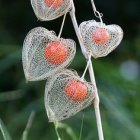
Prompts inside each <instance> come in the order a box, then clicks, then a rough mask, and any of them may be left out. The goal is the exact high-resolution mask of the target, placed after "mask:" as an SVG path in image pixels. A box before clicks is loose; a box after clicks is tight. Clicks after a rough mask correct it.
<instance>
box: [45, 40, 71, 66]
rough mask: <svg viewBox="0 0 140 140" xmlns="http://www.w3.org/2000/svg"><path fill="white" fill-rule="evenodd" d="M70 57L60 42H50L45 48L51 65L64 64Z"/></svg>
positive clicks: (46, 56)
mask: <svg viewBox="0 0 140 140" xmlns="http://www.w3.org/2000/svg"><path fill="white" fill-rule="evenodd" d="M67 56H68V51H67V48H66V47H65V45H64V44H63V43H61V42H59V41H54V42H50V43H48V44H47V45H46V47H45V58H46V59H47V61H48V62H49V63H52V64H55V65H59V64H62V63H63V62H64V61H65V60H66V59H67Z"/></svg>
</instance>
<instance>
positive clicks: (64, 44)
mask: <svg viewBox="0 0 140 140" xmlns="http://www.w3.org/2000/svg"><path fill="white" fill-rule="evenodd" d="M75 53H76V44H75V42H74V41H73V40H71V39H63V38H61V39H59V38H58V37H57V36H56V35H55V33H54V32H53V31H48V30H47V29H45V28H43V27H37V28H34V29H32V30H31V31H30V32H29V33H28V34H27V36H26V38H25V40H24V44H23V50H22V61H23V68H24V73H25V77H26V79H27V81H38V80H43V79H46V78H47V77H49V76H51V75H53V74H54V73H56V72H58V71H59V70H61V69H63V68H64V67H67V66H68V65H69V64H70V63H71V61H72V60H73V58H74V56H75Z"/></svg>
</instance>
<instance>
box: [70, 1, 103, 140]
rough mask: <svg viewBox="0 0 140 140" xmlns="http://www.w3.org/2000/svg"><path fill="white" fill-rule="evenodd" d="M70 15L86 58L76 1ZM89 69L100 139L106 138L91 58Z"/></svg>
mask: <svg viewBox="0 0 140 140" xmlns="http://www.w3.org/2000/svg"><path fill="white" fill-rule="evenodd" d="M70 16H71V19H72V23H73V26H74V29H75V32H76V35H77V37H78V40H79V43H80V46H81V50H82V53H83V55H84V56H85V58H86V59H88V54H87V53H86V50H85V47H84V44H83V39H82V36H81V33H80V30H79V28H78V24H77V20H76V16H75V6H74V3H72V10H71V11H70ZM88 69H89V73H90V79H91V82H92V84H93V85H95V100H94V108H95V115H96V122H97V128H98V135H99V140H104V136H103V130H102V122H101V116H100V109H99V96H98V91H97V87H96V81H95V76H94V71H93V66H92V62H91V59H90V64H89V67H88Z"/></svg>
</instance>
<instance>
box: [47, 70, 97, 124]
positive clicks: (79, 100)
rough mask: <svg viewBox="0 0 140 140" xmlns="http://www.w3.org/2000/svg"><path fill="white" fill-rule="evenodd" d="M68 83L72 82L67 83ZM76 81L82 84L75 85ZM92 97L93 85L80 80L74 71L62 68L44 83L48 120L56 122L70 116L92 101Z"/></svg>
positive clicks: (93, 94) (93, 93)
mask: <svg viewBox="0 0 140 140" xmlns="http://www.w3.org/2000/svg"><path fill="white" fill-rule="evenodd" d="M71 81H72V82H71ZM73 81H76V82H75V83H74V82H73ZM69 83H73V84H71V85H69ZM77 83H78V84H79V83H80V84H81V85H82V86H81V85H80V86H79V85H77ZM79 88H81V89H79ZM85 88H86V89H85ZM73 90H76V92H73ZM79 90H80V92H79ZM84 91H86V94H85V95H83V94H84ZM70 92H71V93H70ZM72 92H73V93H72ZM78 92H79V93H78ZM94 97H95V86H94V85H92V84H90V83H88V82H86V81H84V80H81V78H80V77H79V76H78V74H77V73H76V72H74V71H71V70H67V69H64V70H63V71H61V72H60V73H57V74H56V75H55V76H53V77H52V78H50V79H49V80H48V81H47V83H46V89H45V107H46V111H47V115H48V118H49V121H50V122H57V121H61V120H64V119H67V118H70V117H71V116H73V115H75V114H77V113H78V112H79V111H81V110H83V109H84V108H86V107H88V106H89V105H90V104H91V103H92V102H93V100H94Z"/></svg>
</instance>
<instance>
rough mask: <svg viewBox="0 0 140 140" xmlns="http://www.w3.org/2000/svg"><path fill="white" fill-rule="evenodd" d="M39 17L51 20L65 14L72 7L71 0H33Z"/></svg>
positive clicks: (43, 19)
mask: <svg viewBox="0 0 140 140" xmlns="http://www.w3.org/2000/svg"><path fill="white" fill-rule="evenodd" d="M31 4H32V7H33V10H34V12H35V14H36V16H37V18H38V19H40V20H42V21H49V20H53V19H56V18H58V17H60V16H62V15H64V14H65V13H66V12H68V10H69V9H70V7H71V0H31Z"/></svg>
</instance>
